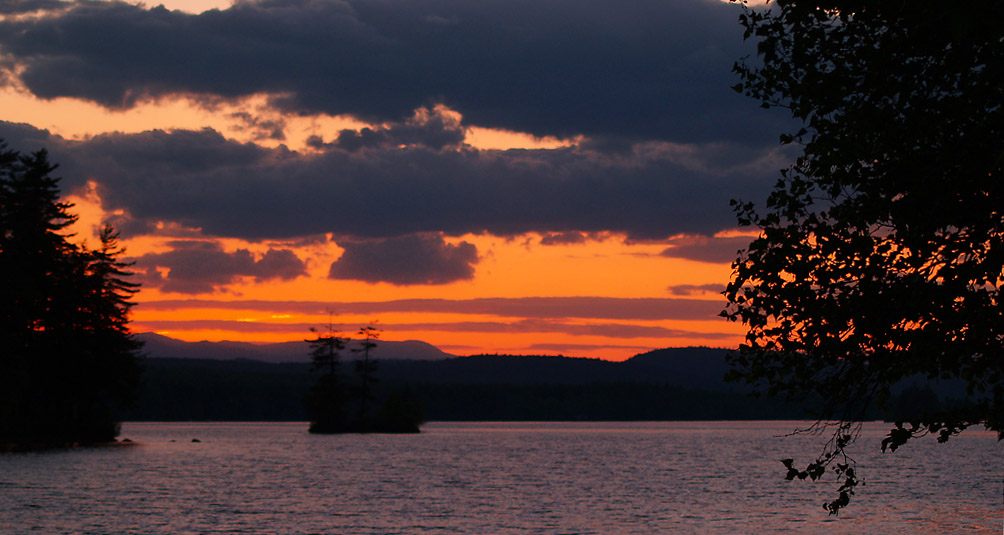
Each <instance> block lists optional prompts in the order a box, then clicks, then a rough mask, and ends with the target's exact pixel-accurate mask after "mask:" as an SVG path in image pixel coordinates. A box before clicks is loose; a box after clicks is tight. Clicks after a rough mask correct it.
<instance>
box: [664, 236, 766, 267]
mask: <svg viewBox="0 0 1004 535" xmlns="http://www.w3.org/2000/svg"><path fill="white" fill-rule="evenodd" d="M751 241H753V238H750V237H749V236H739V237H734V238H714V237H708V236H684V237H681V238H675V239H673V240H671V241H670V244H671V245H672V246H671V247H669V248H668V249H665V250H664V251H662V253H661V255H662V256H665V257H669V258H683V259H686V260H696V261H698V262H709V263H718V264H720V263H731V262H732V261H733V260H735V259H736V256H738V251H739V250H740V249H745V248H746V246H748V245H749V244H750V242H751Z"/></svg>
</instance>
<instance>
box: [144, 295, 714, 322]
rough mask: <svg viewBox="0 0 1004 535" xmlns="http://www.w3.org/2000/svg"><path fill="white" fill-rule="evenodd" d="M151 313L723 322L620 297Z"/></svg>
mask: <svg viewBox="0 0 1004 535" xmlns="http://www.w3.org/2000/svg"><path fill="white" fill-rule="evenodd" d="M139 306H141V307H143V308H145V309H149V310H177V309H186V308H191V309H200V308H233V309H240V310H258V311H262V312H270V313H273V314H282V313H290V314H293V313H296V314H322V313H327V312H328V311H330V310H334V311H335V313H337V314H382V313H388V312H423V313H443V314H481V315H492V316H500V317H512V318H537V319H544V320H551V321H555V320H561V319H567V318H578V319H587V318H596V319H601V318H602V319H609V320H635V321H658V320H707V319H714V318H717V317H718V313H719V312H721V310H722V304H721V303H720V302H718V301H708V300H701V299H665V298H619V297H515V298H503V297H490V298H478V299H397V300H393V301H380V302H336V301H254V300H245V301H214V300H207V299H187V300H164V301H147V302H144V303H140V305H139Z"/></svg>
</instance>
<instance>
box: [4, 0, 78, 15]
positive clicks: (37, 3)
mask: <svg viewBox="0 0 1004 535" xmlns="http://www.w3.org/2000/svg"><path fill="white" fill-rule="evenodd" d="M66 7H67V5H66V4H65V3H63V2H62V0H4V1H3V2H0V15H15V14H18V13H31V12H33V11H40V10H45V11H49V10H58V9H63V8H66Z"/></svg>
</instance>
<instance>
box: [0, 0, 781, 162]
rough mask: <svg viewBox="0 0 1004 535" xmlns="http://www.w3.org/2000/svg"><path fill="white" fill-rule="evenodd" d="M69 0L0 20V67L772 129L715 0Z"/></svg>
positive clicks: (767, 132) (724, 135) (148, 91)
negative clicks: (150, 3) (202, 1)
mask: <svg viewBox="0 0 1004 535" xmlns="http://www.w3.org/2000/svg"><path fill="white" fill-rule="evenodd" d="M34 4H38V5H46V4H47V3H46V2H34ZM25 5H27V4H25ZM69 5H72V6H73V7H72V8H71V9H68V10H65V11H61V12H59V13H57V14H54V16H51V17H45V18H41V19H25V20H20V21H13V20H9V21H3V22H0V48H2V49H3V51H4V55H5V56H6V58H7V60H8V61H7V62H6V63H5V67H3V69H4V70H5V71H6V74H7V75H8V76H9V77H10V78H11V79H16V80H18V81H19V83H20V84H22V85H23V86H24V87H26V88H27V89H28V90H30V91H31V92H33V93H34V94H36V95H38V96H40V97H42V98H56V97H76V98H83V99H88V100H92V101H94V102H97V103H99V104H102V105H104V106H107V107H111V108H125V107H130V106H132V105H134V104H136V103H137V102H141V101H144V100H148V99H153V98H157V97H160V96H164V95H174V94H184V95H196V96H200V97H201V98H205V99H207V100H213V99H220V98H223V99H227V98H237V97H242V96H247V95H250V94H259V93H269V94H272V95H275V97H274V100H273V103H274V104H276V105H278V106H280V107H281V108H283V109H285V110H286V111H289V112H294V113H304V114H312V113H319V112H324V113H329V114H349V115H353V116H356V117H359V118H362V119H364V120H371V121H376V122H386V121H399V120H401V119H403V118H405V117H408V116H409V115H410V114H411V113H412V111H413V110H415V109H417V108H419V107H428V106H431V105H434V104H437V103H441V104H445V105H447V106H449V107H450V108H452V109H455V110H457V111H459V112H461V113H462V114H463V115H464V117H465V121H466V122H467V124H470V125H477V126H486V127H497V128H505V129H509V130H516V131H523V132H529V133H532V134H534V135H538V136H543V135H555V136H560V137H570V136H575V135H579V134H584V135H587V136H591V137H595V138H597V139H617V138H628V139H662V140H673V141H678V142H689V141H694V142H708V141H731V142H733V143H746V142H747V141H750V140H753V141H754V144H759V143H762V142H763V141H764V140H770V141H774V140H776V132H777V131H779V130H780V129H781V123H780V122H779V121H782V120H783V119H782V118H781V115H783V114H778V112H772V111H766V110H760V109H758V107H757V106H756V105H754V104H752V103H751V102H750V101H748V100H747V99H745V98H744V97H742V96H741V95H738V94H736V93H734V92H733V91H731V90H730V89H729V86H731V85H732V84H734V83H735V78H734V75H733V74H732V73H731V67H732V64H733V62H734V61H735V60H736V59H738V58H740V57H742V56H745V55H747V54H749V53H750V52H751V50H750V49H749V48H748V47H746V45H744V44H743V42H742V38H741V36H742V32H741V28H740V27H739V25H738V23H737V19H738V15H739V11H738V9H737V7H736V6H735V5H730V4H727V3H725V2H720V1H717V0H639V1H634V2H628V3H624V2H616V1H614V0H554V1H549V2H534V1H528V0H517V1H512V0H485V1H479V2H468V1H464V0H414V1H409V2H400V1H394V0H368V1H358V0H345V1H330V2H321V1H315V0H259V1H244V2H239V3H237V4H236V5H234V6H233V7H232V8H230V9H226V10H222V11H218V10H212V11H207V12H205V13H201V14H198V15H193V14H186V13H182V12H179V11H173V12H172V11H168V10H166V9H164V8H162V7H156V8H152V9H145V8H142V7H137V6H133V5H129V4H124V3H118V2H90V1H88V2H83V1H82V2H77V3H71V4H69Z"/></svg>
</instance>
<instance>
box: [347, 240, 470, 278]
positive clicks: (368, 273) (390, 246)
mask: <svg viewBox="0 0 1004 535" xmlns="http://www.w3.org/2000/svg"><path fill="white" fill-rule="evenodd" d="M339 245H340V246H341V247H342V248H344V249H345V252H344V253H343V254H342V256H341V257H340V258H339V259H338V260H336V261H335V262H333V263H332V264H331V270H330V271H329V273H328V278H331V279H351V280H361V281H365V282H374V283H375V282H389V283H391V284H396V285H402V286H403V285H414V284H449V283H451V282H456V281H460V280H469V279H472V278H474V266H475V264H477V263H478V250H477V248H476V247H475V246H474V245H473V244H471V243H468V242H460V243H458V244H456V245H453V244H449V243H446V242H445V241H444V240H443V237H442V236H426V235H412V236H402V237H399V238H387V239H382V240H372V241H363V242H344V243H339Z"/></svg>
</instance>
